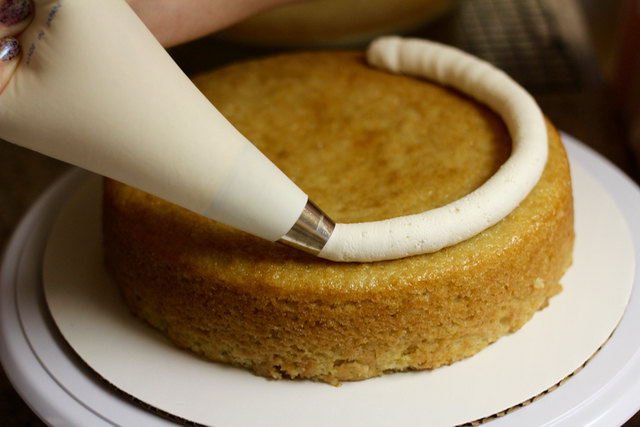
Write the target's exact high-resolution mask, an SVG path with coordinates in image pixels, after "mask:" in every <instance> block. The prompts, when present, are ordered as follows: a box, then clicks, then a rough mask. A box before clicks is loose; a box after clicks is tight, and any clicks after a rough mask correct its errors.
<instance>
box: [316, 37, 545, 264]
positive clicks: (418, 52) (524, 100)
mask: <svg viewBox="0 0 640 427" xmlns="http://www.w3.org/2000/svg"><path fill="white" fill-rule="evenodd" d="M367 60H368V62H369V64H370V65H372V66H374V67H378V68H380V69H383V70H387V71H390V72H393V73H403V74H408V75H413V76H416V77H422V78H426V79H430V80H433V81H435V82H436V83H439V84H441V85H444V86H449V87H452V88H454V89H457V90H459V91H461V92H462V93H464V94H466V95H468V96H470V97H472V98H474V99H476V100H477V101H478V102H480V103H482V104H485V105H487V106H488V107H489V108H491V109H492V110H493V111H495V112H496V113H497V114H499V115H500V116H501V117H502V119H503V121H504V122H505V124H506V126H507V129H508V131H509V134H510V135H511V139H512V152H511V156H510V157H509V159H507V161H506V162H505V163H504V164H503V165H502V166H501V167H500V169H499V170H498V171H497V172H496V173H495V174H494V175H493V176H492V177H491V178H489V180H487V181H486V182H485V183H484V184H483V185H482V186H480V187H479V188H478V189H476V190H475V191H473V192H471V193H469V194H468V195H466V196H465V197H462V198H461V199H458V200H456V201H454V202H452V203H450V204H448V205H445V206H443V207H440V208H437V209H432V210H429V211H426V212H423V213H420V214H415V215H407V216H403V217H397V218H391V219H387V220H382V221H374V222H364V223H355V224H340V223H338V224H336V226H335V229H334V231H333V233H332V235H331V238H330V239H329V241H328V242H327V243H326V245H325V246H324V248H323V249H322V251H321V252H320V253H319V255H318V256H320V257H322V258H326V259H330V260H333V261H346V262H348V261H361V262H370V261H381V260H388V259H397V258H403V257H407V256H411V255H419V254H424V253H429V252H435V251H438V250H440V249H442V248H444V247H447V246H452V245H455V244H457V243H460V242H462V241H464V240H466V239H469V238H471V237H473V236H475V235H477V234H478V233H480V232H482V231H483V230H485V229H487V228H489V227H491V226H492V225H494V224H496V223H497V222H499V221H500V220H502V219H503V218H504V217H506V216H507V215H508V214H509V213H511V211H513V209H515V208H516V207H517V206H518V205H519V204H520V202H521V201H522V200H524V199H525V197H527V195H528V194H529V192H530V191H531V190H532V189H533V187H534V186H535V185H536V184H537V182H538V180H539V179H540V176H541V175H542V171H543V170H544V167H545V164H546V161H547V155H548V137H547V130H546V125H545V122H544V117H543V115H542V112H541V111H540V108H539V107H538V105H537V103H536V102H535V100H534V99H533V97H532V96H531V95H530V94H529V93H528V92H527V91H525V90H524V89H523V88H522V87H521V86H520V85H518V84H517V83H516V82H515V81H513V80H512V79H511V78H510V77H509V76H508V75H507V74H505V73H504V72H502V71H501V70H499V69H497V68H495V67H494V66H492V65H491V64H489V63H487V62H485V61H482V60H480V59H478V58H476V57H474V56H472V55H469V54H467V53H464V52H462V51H460V50H458V49H455V48H452V47H449V46H444V45H441V44H438V43H434V42H430V41H427V40H418V39H404V38H400V37H382V38H379V39H377V40H375V41H374V42H373V43H372V44H371V45H370V46H369V49H368V51H367Z"/></svg>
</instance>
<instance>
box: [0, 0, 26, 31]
mask: <svg viewBox="0 0 640 427" xmlns="http://www.w3.org/2000/svg"><path fill="white" fill-rule="evenodd" d="M31 10H32V9H31V2H29V0H4V1H3V2H2V6H0V24H2V25H4V26H7V27H8V26H10V25H15V24H17V23H19V22H22V21H24V20H25V19H26V18H27V17H28V16H29V15H31Z"/></svg>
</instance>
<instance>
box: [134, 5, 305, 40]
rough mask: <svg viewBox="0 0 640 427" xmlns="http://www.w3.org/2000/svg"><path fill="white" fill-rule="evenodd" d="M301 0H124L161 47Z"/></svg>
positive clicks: (192, 38) (195, 37)
mask: <svg viewBox="0 0 640 427" xmlns="http://www.w3.org/2000/svg"><path fill="white" fill-rule="evenodd" d="M300 1H301V0H127V2H128V3H129V5H130V6H131V8H132V9H133V10H134V11H135V12H136V13H137V14H138V16H139V17H140V19H142V22H144V23H145V25H146V26H147V28H149V30H151V32H152V33H153V35H154V36H155V37H156V39H158V41H159V42H160V43H161V44H162V45H163V46H164V47H171V46H175V45H178V44H180V43H184V42H187V41H190V40H195V39H197V38H200V37H203V36H205V35H207V34H211V33H213V32H215V31H218V30H221V29H223V28H226V27H228V26H230V25H232V24H235V23H236V22H239V21H242V20H243V19H245V18H248V17H249V16H251V15H255V14H257V13H259V12H262V11H265V10H267V9H270V8H273V7H275V6H280V5H283V4H286V3H294V2H300Z"/></svg>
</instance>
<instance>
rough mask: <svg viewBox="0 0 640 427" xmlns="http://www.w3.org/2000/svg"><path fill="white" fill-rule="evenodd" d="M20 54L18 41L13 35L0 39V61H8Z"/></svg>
mask: <svg viewBox="0 0 640 427" xmlns="http://www.w3.org/2000/svg"><path fill="white" fill-rule="evenodd" d="M18 55H20V43H18V40H16V39H15V38H13V37H4V38H2V39H0V62H9V61H11V60H12V59H14V58H16V57H17V56H18Z"/></svg>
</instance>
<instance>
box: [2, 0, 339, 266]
mask: <svg viewBox="0 0 640 427" xmlns="http://www.w3.org/2000/svg"><path fill="white" fill-rule="evenodd" d="M34 3H35V16H34V19H33V22H32V23H31V25H30V26H29V27H28V28H27V30H26V31H25V32H24V33H23V34H22V35H21V36H19V40H20V42H21V45H22V59H21V62H20V64H19V66H18V68H17V70H16V72H15V74H14V76H13V78H12V79H11V81H10V82H9V84H8V86H7V87H6V89H5V91H4V92H3V93H2V94H1V95H0V138H3V139H5V140H6V141H9V142H12V143H14V144H17V145H21V146H23V147H26V148H29V149H32V150H35V151H38V152H40V153H42V154H45V155H47V156H50V157H53V158H56V159H59V160H62V161H64V162H67V163H71V164H73V165H76V166H79V167H81V168H84V169H87V170H89V171H92V172H95V173H97V174H100V175H103V176H107V177H110V178H113V179H116V180H118V181H121V182H123V183H126V184H129V185H131V186H134V187H137V188H139V189H141V190H143V191H146V192H148V193H151V194H153V195H155V196H158V197H160V198H163V199H165V200H167V201H170V202H172V203H175V204H177V205H179V206H182V207H185V208H187V209H189V210H192V211H194V212H196V213H198V214H201V215H204V216H206V217H209V218H212V219H215V220H217V221H220V222H222V223H224V224H227V225H230V226H232V227H235V228H238V229H240V230H243V231H246V232H248V233H250V234H253V235H256V236H258V237H262V238H264V239H267V240H270V241H280V242H281V243H284V244H287V245H289V246H292V247H295V248H297V249H300V250H303V251H305V252H308V253H311V254H314V255H317V254H318V253H319V252H320V251H321V250H322V247H323V246H324V244H325V243H326V241H327V240H328V239H329V237H330V236H331V232H332V231H333V226H334V224H333V222H332V221H331V220H330V219H329V218H328V217H327V216H326V215H324V213H323V212H322V211H321V210H320V209H318V208H317V207H316V206H315V205H314V204H313V203H312V202H311V201H310V200H309V199H308V197H307V195H306V194H305V193H304V192H303V191H302V190H300V189H299V188H298V187H297V186H296V185H295V184H294V183H293V182H292V181H291V180H290V179H289V178H287V177H286V176H285V175H284V174H283V173H282V172H281V171H280V170H279V169H278V168H277V167H276V166H275V165H273V164H272V163H271V162H270V161H269V160H268V159H267V158H266V157H265V156H264V155H263V154H262V153H261V152H260V151H258V149H256V148H255V146H254V145H253V144H251V143H250V142H249V141H248V140H247V139H246V138H245V137H244V136H242V135H241V134H240V132H239V131H238V130H236V129H235V128H234V127H233V126H232V125H231V124H230V123H229V122H228V121H227V120H226V119H225V118H224V117H223V116H222V114H221V113H220V112H218V110H216V108H215V107H214V106H213V105H212V104H211V103H210V102H209V101H208V100H207V99H206V98H205V97H204V95H202V94H201V93H200V91H199V90H198V89H197V88H196V87H195V86H194V85H193V83H191V81H190V80H189V78H188V77H187V76H186V75H185V74H184V73H183V72H182V70H181V69H180V68H179V67H178V65H177V64H176V63H175V62H174V61H173V59H172V58H171V57H170V56H169V55H168V53H167V52H166V51H165V49H164V48H163V47H162V46H161V45H160V44H159V43H158V42H157V40H156V39H155V37H154V36H153V35H152V34H151V32H150V31H149V30H148V29H147V28H146V26H145V25H144V24H143V23H142V21H141V20H140V19H139V18H138V16H137V15H136V14H135V13H134V12H133V10H132V9H131V8H130V7H129V5H128V4H127V3H126V2H125V1H124V0H35V1H34Z"/></svg>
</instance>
